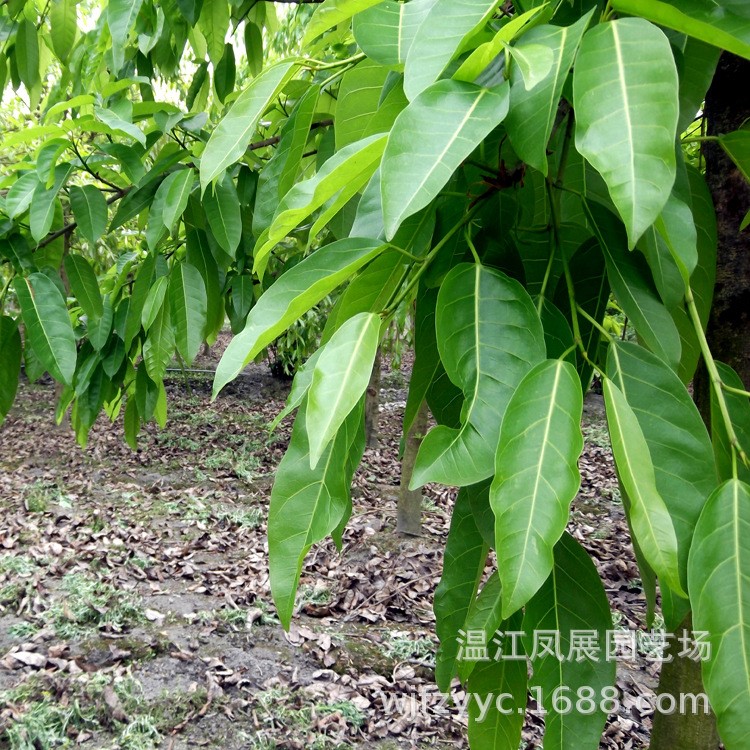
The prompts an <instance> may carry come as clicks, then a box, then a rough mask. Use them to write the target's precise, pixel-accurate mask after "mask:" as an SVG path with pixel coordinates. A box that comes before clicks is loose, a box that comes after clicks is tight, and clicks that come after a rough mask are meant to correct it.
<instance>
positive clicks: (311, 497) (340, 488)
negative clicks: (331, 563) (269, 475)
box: [268, 402, 364, 628]
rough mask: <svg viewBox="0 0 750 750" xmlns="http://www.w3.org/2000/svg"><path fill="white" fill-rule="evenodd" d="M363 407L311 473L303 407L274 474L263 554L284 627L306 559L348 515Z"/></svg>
mask: <svg viewBox="0 0 750 750" xmlns="http://www.w3.org/2000/svg"><path fill="white" fill-rule="evenodd" d="M363 403H364V402H361V403H360V405H359V406H358V407H357V408H356V409H354V411H352V412H351V413H350V414H349V416H348V417H347V419H346V420H345V422H344V424H343V425H342V427H341V429H340V430H339V432H338V433H337V435H336V437H335V439H334V440H333V442H332V443H331V444H330V445H329V446H328V447H327V448H326V449H325V451H324V453H323V457H322V458H321V460H320V461H319V462H318V465H317V466H316V467H315V469H311V468H310V450H309V447H308V443H307V430H306V429H305V419H306V417H305V406H304V405H303V406H302V407H301V408H300V411H299V413H298V414H297V418H296V420H295V422H294V429H293V430H292V438H291V441H290V443H289V448H288V449H287V452H286V453H285V454H284V458H282V459H281V463H280V464H279V466H278V469H277V471H276V481H275V482H274V485H273V490H272V491H271V504H270V507H269V510H268V555H269V567H270V578H271V593H272V594H273V599H274V602H275V603H276V610H277V611H278V614H279V619H280V620H281V623H282V625H283V626H284V627H285V628H288V627H289V623H290V621H291V617H292V612H293V610H294V598H295V594H296V592H297V583H298V582H299V577H300V571H301V570H302V563H303V561H304V558H305V555H306V554H307V552H308V551H309V549H310V547H312V545H313V544H315V543H317V542H319V541H321V540H322V539H324V538H325V537H326V536H328V535H329V534H331V533H332V532H333V531H334V530H335V529H336V528H337V527H338V526H339V524H340V522H341V521H342V519H343V518H344V517H345V514H346V512H347V509H348V504H349V486H350V483H351V479H352V474H353V473H354V468H355V467H356V465H357V464H358V463H359V460H360V458H361V456H362V451H363V450H364V430H363V418H362V417H363Z"/></svg>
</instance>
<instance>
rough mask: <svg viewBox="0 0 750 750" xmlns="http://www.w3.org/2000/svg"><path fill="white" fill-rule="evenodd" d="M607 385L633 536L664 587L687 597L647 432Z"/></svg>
mask: <svg viewBox="0 0 750 750" xmlns="http://www.w3.org/2000/svg"><path fill="white" fill-rule="evenodd" d="M603 382H604V403H605V406H606V410H607V424H608V425H609V435H610V439H611V441H612V453H613V454H614V457H615V464H616V465H617V471H618V473H619V476H620V481H621V482H622V485H623V487H624V488H625V492H626V493H627V496H628V498H629V500H630V509H629V519H630V524H631V526H632V529H633V534H634V535H635V538H636V539H637V540H638V544H639V546H640V548H641V550H642V552H643V555H644V557H645V558H646V560H647V562H648V563H649V565H651V567H652V568H653V569H654V572H655V573H656V574H657V575H658V576H659V578H660V580H661V583H662V585H663V586H669V587H670V588H671V589H672V590H673V591H675V593H677V594H679V595H680V596H685V592H684V590H683V588H682V584H681V583H680V571H679V555H678V549H677V536H676V534H675V529H674V525H673V524H672V519H671V517H670V515H669V511H668V510H667V506H666V505H665V504H664V500H663V499H662V497H661V495H660V494H659V491H658V489H657V487H656V477H655V474H654V464H653V460H652V458H651V453H650V452H649V449H648V444H647V443H646V439H645V437H644V436H643V430H642V429H641V427H640V425H639V424H638V418H637V417H636V415H635V414H634V412H633V410H632V408H631V407H630V405H629V404H628V402H627V401H626V400H625V396H624V395H623V393H622V391H621V390H620V389H619V388H618V387H617V386H616V385H615V384H614V383H613V382H612V381H611V380H610V379H609V378H605V379H604V381H603Z"/></svg>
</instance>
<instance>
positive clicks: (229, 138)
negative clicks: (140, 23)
mask: <svg viewBox="0 0 750 750" xmlns="http://www.w3.org/2000/svg"><path fill="white" fill-rule="evenodd" d="M207 4H208V3H207ZM211 4H212V5H213V4H214V3H211ZM215 4H216V5H220V4H221V3H215ZM223 45H224V40H223V39H222V49H223ZM294 71H295V62H294V61H293V60H282V61H281V62H278V63H276V64H275V65H272V66H271V67H269V68H267V69H266V70H265V71H264V72H263V73H261V75H259V76H258V77H257V78H255V79H254V80H253V82H252V83H251V84H250V85H249V86H248V87H247V88H246V89H245V90H244V91H243V92H242V93H241V94H240V95H239V96H238V97H237V99H236V100H235V101H234V104H232V107H231V109H230V110H229V112H227V114H226V115H224V117H223V118H222V120H221V121H220V122H219V124H218V125H217V126H216V128H215V129H214V131H213V133H211V137H210V138H209V139H208V143H207V144H206V148H205V150H204V151H203V155H202V156H201V165H200V178H201V190H202V191H205V189H206V187H207V185H208V184H209V183H210V182H211V181H213V180H215V179H216V178H217V177H218V176H219V175H220V174H221V173H222V172H223V171H224V170H225V169H226V168H227V167H228V166H230V165H231V164H234V162H236V161H238V160H239V159H240V158H241V157H242V155H243V154H244V153H245V149H246V148H247V146H248V145H249V143H250V141H251V139H252V137H253V134H254V133H255V129H256V128H257V126H258V121H259V120H260V118H261V115H262V114H263V112H264V111H265V110H266V108H267V107H268V105H269V104H270V103H271V102H272V101H273V100H274V99H275V98H276V96H277V95H278V93H279V91H281V89H282V88H283V87H284V85H285V84H286V82H287V81H288V80H289V79H290V78H291V77H292V75H293V73H294Z"/></svg>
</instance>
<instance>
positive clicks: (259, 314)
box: [214, 239, 382, 395]
mask: <svg viewBox="0 0 750 750" xmlns="http://www.w3.org/2000/svg"><path fill="white" fill-rule="evenodd" d="M381 249H382V246H381V245H380V244H379V243H378V242H377V241H376V240H365V239H346V240H339V241H338V242H334V243H332V244H330V245H326V246H325V247H322V248H320V249H319V250H316V251H315V252H314V253H312V254H311V255H309V256H308V257H307V258H305V259H304V260H302V261H301V262H300V263H298V264H297V265H296V266H294V267H293V268H290V269H289V270H288V271H287V272H286V273H284V274H283V275H282V276H281V277H280V278H279V279H278V280H277V281H276V282H275V283H274V284H273V285H272V286H271V287H270V288H269V289H268V291H266V292H265V293H264V294H263V295H262V296H261V298H260V299H259V300H258V302H257V304H256V305H255V306H254V307H253V309H252V310H251V311H250V315H249V316H248V318H247V323H246V325H245V328H244V330H243V331H242V333H240V334H239V335H238V336H235V338H234V339H232V341H231V342H230V344H229V346H228V347H227V349H226V351H225V352H224V356H223V357H222V358H221V361H220V362H219V365H218V367H217V368H216V377H215V379H214V395H215V394H217V393H218V392H219V391H220V390H221V389H222V388H223V387H224V386H225V385H226V384H227V383H228V382H229V381H230V380H232V379H233V378H235V377H236V376H237V374H238V373H239V372H240V371H241V370H242V368H243V367H245V365H246V364H247V363H248V362H250V361H251V360H253V359H254V358H255V357H256V356H257V355H258V354H259V353H260V352H261V351H263V349H265V347H266V346H268V344H270V343H271V342H272V341H273V340H274V339H275V338H276V337H277V336H278V335H279V334H280V333H282V332H283V331H284V330H285V329H286V328H288V327H289V326H290V325H291V324H292V323H293V322H294V321H295V320H297V319H298V318H299V317H300V316H301V315H302V314H303V313H305V312H306V311H307V310H309V309H310V308H311V307H313V305H316V304H317V303H318V302H320V300H322V299H323V297H325V296H326V295H327V294H329V293H330V292H332V291H333V290H334V289H335V288H336V287H337V286H338V285H339V284H341V283H342V282H343V281H345V280H346V279H347V278H348V277H349V276H351V274H353V273H354V272H355V271H356V270H357V269H359V268H361V267H362V266H363V265H365V263H367V262H369V261H370V260H372V259H373V258H374V257H375V256H376V255H377V254H378V253H379V252H380V251H381Z"/></svg>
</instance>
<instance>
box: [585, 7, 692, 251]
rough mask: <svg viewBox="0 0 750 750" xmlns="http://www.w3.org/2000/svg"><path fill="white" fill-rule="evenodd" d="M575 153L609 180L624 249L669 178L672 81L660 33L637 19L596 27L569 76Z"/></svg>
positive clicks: (655, 210) (675, 107)
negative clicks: (624, 232) (621, 223)
mask: <svg viewBox="0 0 750 750" xmlns="http://www.w3.org/2000/svg"><path fill="white" fill-rule="evenodd" d="M573 99H574V105H575V112H576V133H575V142H576V148H577V149H578V151H579V152H580V153H581V154H583V156H584V157H585V158H586V159H587V160H588V161H589V162H590V163H591V164H592V165H593V166H594V167H595V168H596V170H597V171H598V172H599V173H600V174H601V175H602V177H603V178H604V181H605V182H606V183H607V187H608V189H609V192H610V195H611V196H612V201H613V202H614V204H615V206H616V208H617V210H618V212H619V213H620V216H622V219H623V221H624V223H625V228H626V229H627V234H628V241H629V244H630V247H633V246H634V245H635V243H636V242H637V240H638V238H639V237H640V236H641V235H642V234H643V232H645V231H646V229H647V228H648V227H649V226H650V225H651V224H652V223H653V222H654V220H655V219H656V217H657V216H658V215H659V214H660V213H661V210H662V208H663V207H664V204H665V203H666V202H667V199H668V198H669V195H670V193H671V191H672V185H673V183H674V180H675V151H674V140H675V136H676V134H677V132H676V131H677V118H678V115H679V102H678V79H677V69H676V67H675V62H674V57H673V55H672V50H671V48H670V46H669V41H668V40H667V37H666V36H665V35H664V33H663V32H662V31H661V30H660V29H658V28H657V27H656V26H654V25H652V24H650V23H649V22H648V21H644V20H643V19H641V18H621V19H618V20H615V21H610V22H608V23H603V24H600V25H598V26H595V27H594V28H593V29H591V30H590V31H588V32H587V33H586V34H585V36H584V37H583V42H582V43H581V48H580V50H579V52H578V57H577V58H576V65H575V69H574V72H573Z"/></svg>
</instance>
